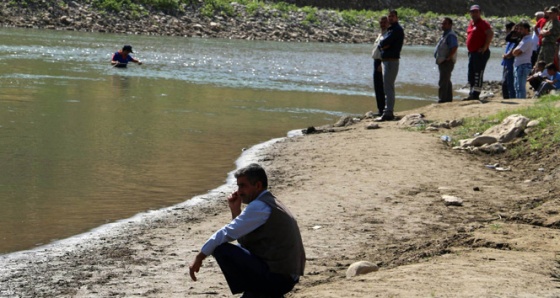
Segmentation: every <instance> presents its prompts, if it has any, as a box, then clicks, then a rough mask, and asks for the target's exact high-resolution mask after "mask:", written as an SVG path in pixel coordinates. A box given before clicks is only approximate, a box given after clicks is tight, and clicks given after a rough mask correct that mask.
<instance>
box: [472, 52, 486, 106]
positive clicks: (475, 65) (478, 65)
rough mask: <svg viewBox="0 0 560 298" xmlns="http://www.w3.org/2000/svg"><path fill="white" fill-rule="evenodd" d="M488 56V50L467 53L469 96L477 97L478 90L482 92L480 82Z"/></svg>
mask: <svg viewBox="0 0 560 298" xmlns="http://www.w3.org/2000/svg"><path fill="white" fill-rule="evenodd" d="M489 58H490V50H487V51H486V52H484V53H479V52H473V53H469V70H468V79H469V84H470V85H471V92H470V94H469V97H470V98H473V99H478V98H479V96H480V92H482V82H483V81H484V69H485V68H486V62H488V59H489Z"/></svg>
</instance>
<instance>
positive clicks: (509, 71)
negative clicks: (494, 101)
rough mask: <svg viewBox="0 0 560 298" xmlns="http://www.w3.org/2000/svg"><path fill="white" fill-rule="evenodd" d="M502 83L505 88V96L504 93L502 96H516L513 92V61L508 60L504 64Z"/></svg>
mask: <svg viewBox="0 0 560 298" xmlns="http://www.w3.org/2000/svg"><path fill="white" fill-rule="evenodd" d="M504 83H505V85H506V88H507V92H506V93H507V97H506V95H505V94H504V98H516V94H517V93H516V92H515V71H514V68H513V61H509V63H508V64H506V66H504Z"/></svg>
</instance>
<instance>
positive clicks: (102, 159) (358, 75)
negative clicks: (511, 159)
mask: <svg viewBox="0 0 560 298" xmlns="http://www.w3.org/2000/svg"><path fill="white" fill-rule="evenodd" d="M0 36H1V38H2V39H1V40H2V44H1V45H0V254H3V253H8V252H14V251H19V250H25V249H30V248H34V247H36V246H40V245H43V244H47V243H51V242H53V241H55V240H58V239H64V238H67V237H71V236H73V235H77V234H80V233H84V232H86V231H88V230H91V229H93V228H95V227H98V226H101V225H103V224H106V223H110V222H114V221H117V220H119V219H125V218H128V217H131V216H133V215H135V214H138V213H140V212H146V211H149V210H157V209H160V208H165V207H169V206H172V205H174V204H178V203H181V202H184V201H186V200H188V199H190V198H192V197H193V196H196V195H199V194H204V193H206V192H208V191H209V190H212V189H215V188H216V187H219V186H220V185H222V184H224V182H225V180H226V177H227V173H228V172H230V171H232V170H234V169H235V161H236V159H237V158H238V157H239V156H240V154H241V152H242V149H243V148H249V147H251V146H254V145H256V144H259V143H262V142H265V141H267V140H270V139H273V138H279V137H284V136H286V134H287V133H288V132H289V131H291V130H296V129H301V128H305V127H308V126H312V125H323V124H327V123H334V122H336V121H337V120H338V119H339V118H340V117H341V116H343V115H348V114H351V115H361V114H363V113H365V112H367V111H370V110H374V108H373V107H374V106H375V99H374V98H373V97H372V89H373V87H372V85H373V84H372V82H371V72H372V60H371V58H370V52H371V49H370V47H371V46H370V45H358V44H323V43H279V42H265V41H243V40H226V39H198V38H180V37H154V36H134V35H113V34H99V33H86V32H72V31H49V30H35V29H14V28H0ZM123 44H131V45H132V46H133V50H134V54H133V56H135V57H136V58H138V59H140V60H142V61H143V62H144V64H143V65H141V66H139V65H135V64H134V65H130V66H129V67H128V68H126V69H117V68H113V67H111V66H110V64H109V60H110V58H111V56H112V53H114V52H115V51H116V50H118V49H119V48H121V47H122V46H123ZM499 52H500V50H499V49H494V53H493V57H492V59H491V61H490V62H489V64H488V65H489V66H488V67H487V71H486V74H485V75H486V77H485V78H486V79H487V80H499V79H500V77H501V67H500V66H499V65H500V61H499ZM466 64H467V62H466V53H465V52H464V49H461V51H460V55H459V60H458V63H457V65H456V69H455V72H454V73H453V81H454V83H456V85H457V87H461V86H462V85H464V84H465V83H466ZM437 79H438V72H437V69H436V68H435V64H434V62H433V58H432V48H431V47H405V48H404V50H403V58H402V60H401V69H400V73H399V76H398V78H397V88H396V90H397V105H396V111H397V114H399V111H403V110H407V109H411V108H415V107H420V106H423V105H427V104H431V103H433V102H435V100H436V94H437V87H436V86H437ZM456 95H457V96H456V97H457V98H460V97H461V96H460V95H459V94H456Z"/></svg>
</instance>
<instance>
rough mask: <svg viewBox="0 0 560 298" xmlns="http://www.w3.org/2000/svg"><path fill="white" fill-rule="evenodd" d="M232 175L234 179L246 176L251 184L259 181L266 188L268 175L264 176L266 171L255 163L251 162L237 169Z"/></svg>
mask: <svg viewBox="0 0 560 298" xmlns="http://www.w3.org/2000/svg"><path fill="white" fill-rule="evenodd" d="M234 176H235V178H236V179H237V178H239V177H246V178H247V180H249V182H250V183H251V184H252V185H255V183H257V182H258V181H260V182H261V183H262V186H263V188H264V189H267V188H268V177H267V176H266V172H265V171H264V169H263V168H262V167H261V166H260V165H258V164H256V163H252V164H250V165H248V166H246V167H244V168H241V169H239V170H237V171H236V172H235V174H234Z"/></svg>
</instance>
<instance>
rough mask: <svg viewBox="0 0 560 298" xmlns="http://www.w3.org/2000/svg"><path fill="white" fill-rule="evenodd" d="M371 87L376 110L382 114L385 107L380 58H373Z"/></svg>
mask: <svg viewBox="0 0 560 298" xmlns="http://www.w3.org/2000/svg"><path fill="white" fill-rule="evenodd" d="M373 87H374V90H375V100H376V101H377V111H378V112H379V114H383V110H384V109H385V89H383V71H382V70H381V60H380V59H376V60H373Z"/></svg>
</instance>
